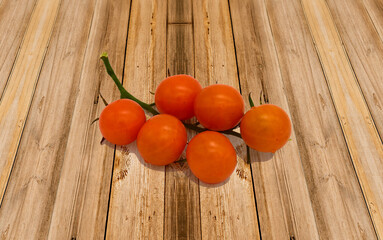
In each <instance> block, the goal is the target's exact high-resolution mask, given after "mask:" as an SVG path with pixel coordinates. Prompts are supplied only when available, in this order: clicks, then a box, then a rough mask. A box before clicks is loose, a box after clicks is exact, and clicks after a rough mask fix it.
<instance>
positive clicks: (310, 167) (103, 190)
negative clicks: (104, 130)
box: [0, 0, 383, 240]
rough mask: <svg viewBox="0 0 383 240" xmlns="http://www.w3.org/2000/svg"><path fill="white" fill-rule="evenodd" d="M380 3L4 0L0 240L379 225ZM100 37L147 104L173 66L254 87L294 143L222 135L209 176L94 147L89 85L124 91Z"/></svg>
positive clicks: (317, 235) (214, 235) (339, 230)
mask: <svg viewBox="0 0 383 240" xmlns="http://www.w3.org/2000/svg"><path fill="white" fill-rule="evenodd" d="M382 6H383V2H382V0H350V1H337V0H289V1H287V0H167V1H165V0H164V1H162V0H81V1H75V0H0V33H1V34H0V204H1V205H0V239H67V240H77V239H105V238H106V239H150V240H152V239H228V240H237V239H238V240H242V239H275V240H281V239H282V240H283V239H286V240H297V239H310V240H311V239H347V240H348V239H357V240H359V239H368V240H370V239H383V145H382V136H383V7H382ZM104 51H106V52H108V54H109V57H110V61H111V63H112V66H113V67H114V69H115V71H116V74H117V75H118V77H119V78H120V79H121V80H122V81H123V84H124V86H125V87H126V88H127V89H128V91H129V92H131V93H132V94H133V95H135V96H137V97H138V98H140V99H142V100H144V101H146V102H148V103H149V102H153V99H154V97H153V96H152V95H151V94H150V91H152V92H153V91H155V89H156V86H157V85H158V83H159V82H160V81H161V80H163V79H164V78H166V77H167V76H169V75H174V74H181V73H183V74H189V75H192V76H194V77H195V78H196V79H198V80H199V81H200V83H201V84H202V85H203V86H208V85H211V84H215V83H223V84H228V85H231V86H233V87H235V88H237V89H238V90H240V91H241V93H242V95H243V97H244V100H245V102H246V103H247V96H248V94H249V93H250V92H251V93H252V94H253V97H254V99H258V95H259V93H260V92H261V91H262V96H261V97H262V99H263V101H264V102H269V103H273V104H277V105H278V106H280V107H282V108H283V109H285V111H286V112H287V113H288V114H289V115H290V117H291V120H292V123H293V133H292V136H291V141H289V142H288V143H287V144H286V145H285V146H284V147H283V148H282V149H281V150H279V151H277V153H275V154H274V155H272V154H268V153H259V152H256V151H253V150H251V149H250V150H249V149H247V147H246V145H245V144H244V143H243V142H242V141H241V140H239V139H236V138H235V137H231V138H230V139H231V141H232V143H233V145H234V146H235V148H236V151H237V155H238V164H237V168H236V170H235V171H234V173H233V175H232V176H231V177H230V179H229V180H228V181H227V182H225V183H224V184H219V185H207V184H204V183H200V182H199V181H198V179H197V178H195V177H194V176H193V175H192V173H191V172H190V170H189V168H188V166H187V164H186V163H176V164H171V165H169V166H166V167H154V166H150V165H148V164H146V163H145V162H144V161H143V160H142V158H141V157H140V156H139V153H138V151H137V147H136V145H135V143H132V144H130V145H128V146H117V147H115V146H113V145H111V144H108V143H107V144H103V145H100V139H101V134H100V132H99V130H98V126H97V123H96V124H93V125H91V124H90V123H91V122H92V120H93V119H95V118H97V117H98V116H99V114H100V112H101V111H102V109H103V108H104V105H103V103H102V101H101V99H99V96H98V93H99V92H101V93H102V94H103V96H104V97H105V98H106V100H107V101H108V102H112V101H114V100H116V99H118V97H119V93H118V91H117V88H116V87H115V86H114V83H113V81H112V80H111V79H110V78H109V77H108V76H107V74H106V72H105V69H104V66H103V64H102V62H101V61H100V59H99V55H100V54H101V53H102V52H104ZM246 109H249V105H248V104H247V105H246ZM188 133H189V138H191V137H192V136H193V134H195V133H193V132H191V131H189V132H188ZM183 157H184V156H183Z"/></svg>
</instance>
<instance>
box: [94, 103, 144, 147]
mask: <svg viewBox="0 0 383 240" xmlns="http://www.w3.org/2000/svg"><path fill="white" fill-rule="evenodd" d="M145 121H146V117H145V113H144V110H143V109H142V108H141V107H140V105H138V103H136V102H134V101H132V100H129V99H119V100H117V101H114V102H112V103H111V104H109V105H108V106H106V107H105V108H104V110H103V111H102V112H101V114H100V119H99V127H100V131H101V134H102V135H103V136H104V138H105V139H106V140H108V141H109V142H111V143H113V144H117V145H126V144H129V143H131V142H133V141H134V140H136V138H137V134H138V131H139V130H140V128H141V127H142V125H144V123H145Z"/></svg>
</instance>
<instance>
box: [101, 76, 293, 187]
mask: <svg viewBox="0 0 383 240" xmlns="http://www.w3.org/2000/svg"><path fill="white" fill-rule="evenodd" d="M155 105H156V107H157V109H158V111H159V112H160V114H158V115H155V116H153V117H152V118H150V119H149V120H146V117H145V113H144V111H143V109H142V108H141V106H140V105H139V104H138V103H136V102H135V101H133V100H129V99H120V100H117V101H115V102H113V103H111V104H109V105H108V106H107V107H106V108H105V109H104V110H103V111H102V113H101V115H100V118H99V126H100V130H101V133H102V135H103V136H104V138H105V139H106V140H108V141H109V142H111V143H113V144H117V145H126V144H129V143H131V142H133V141H135V140H137V148H138V151H139V153H140V154H141V156H142V158H143V159H144V160H145V161H146V162H148V163H150V164H153V165H167V164H170V163H172V162H175V161H176V160H178V159H179V157H180V156H181V154H182V152H183V150H184V148H185V146H186V144H187V134H186V129H185V126H184V123H183V122H181V121H183V120H187V119H190V118H192V117H194V116H195V117H196V118H197V120H198V122H199V124H201V125H202V126H203V127H204V128H206V131H203V132H201V133H199V134H197V135H196V136H194V137H193V138H192V139H191V141H190V142H189V143H188V144H187V148H186V160H187V162H188V165H189V167H190V169H191V171H192V172H193V174H194V175H195V176H196V177H197V178H199V179H200V180H201V181H203V182H206V183H211V184H215V183H219V182H222V181H224V180H225V179H227V178H228V177H230V175H231V174H232V172H233V171H234V169H235V166H236V164H237V159H236V151H235V149H234V147H233V145H232V144H231V142H230V140H229V139H228V138H227V137H226V136H224V135H223V134H222V133H220V132H222V131H227V130H230V129H233V128H234V127H236V126H237V125H238V124H239V123H240V132H241V136H242V138H243V140H244V141H245V143H246V144H247V145H248V146H249V147H251V148H253V149H255V150H257V151H261V152H275V151H276V150H278V149H279V148H281V147H282V146H283V145H284V144H285V143H286V142H287V140H288V139H289V137H290V133H291V123H290V119H289V117H288V115H287V114H286V113H285V112H284V111H283V110H282V109H281V108H279V107H277V106H275V105H272V104H263V105H260V106H259V107H253V108H251V109H250V110H249V111H248V112H246V114H245V113H244V101H243V98H242V96H241V94H240V93H239V92H238V91H237V90H236V89H234V88H233V87H231V86H228V85H223V84H215V85H211V86H208V87H205V88H202V87H201V85H200V83H199V82H198V81H197V80H196V79H194V78H193V77H191V76H188V75H175V76H171V77H168V78H166V79H165V80H163V81H162V82H161V83H160V84H159V85H158V87H157V89H156V92H155ZM194 126H196V125H194Z"/></svg>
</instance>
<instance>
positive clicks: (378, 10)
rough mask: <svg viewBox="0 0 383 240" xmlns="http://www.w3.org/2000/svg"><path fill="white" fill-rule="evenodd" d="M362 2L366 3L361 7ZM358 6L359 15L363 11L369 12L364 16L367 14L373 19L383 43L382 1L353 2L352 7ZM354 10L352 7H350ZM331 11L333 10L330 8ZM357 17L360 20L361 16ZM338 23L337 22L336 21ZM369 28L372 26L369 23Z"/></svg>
mask: <svg viewBox="0 0 383 240" xmlns="http://www.w3.org/2000/svg"><path fill="white" fill-rule="evenodd" d="M361 2H363V3H364V6H362V5H360V4H361ZM355 3H356V4H358V6H360V7H358V8H357V10H358V14H361V13H362V12H361V10H362V11H363V10H366V11H367V12H364V13H362V16H365V14H366V13H367V14H368V16H369V18H370V19H371V21H372V23H373V25H374V28H375V29H376V31H377V32H378V34H379V36H380V39H381V41H383V11H382V10H383V2H382V1H381V0H362V1H354V2H352V5H351V6H355V5H356V4H355ZM350 8H352V7H350ZM330 10H331V8H330ZM354 17H356V19H358V18H359V16H354ZM335 22H336V20H335ZM367 26H368V28H369V26H370V24H369V23H368V24H367ZM363 28H364V27H363Z"/></svg>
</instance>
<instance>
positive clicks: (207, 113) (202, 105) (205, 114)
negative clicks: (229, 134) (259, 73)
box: [194, 84, 244, 131]
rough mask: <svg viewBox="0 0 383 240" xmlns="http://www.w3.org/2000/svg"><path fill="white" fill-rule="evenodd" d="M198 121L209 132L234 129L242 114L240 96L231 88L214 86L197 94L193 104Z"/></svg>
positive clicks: (242, 106)
mask: <svg viewBox="0 0 383 240" xmlns="http://www.w3.org/2000/svg"><path fill="white" fill-rule="evenodd" d="M194 112H195V115H196V117H197V119H198V121H199V122H200V123H201V124H202V126H204V127H205V128H208V129H210V130H214V131H224V130H228V129H231V128H233V127H235V126H236V125H237V124H238V123H239V121H240V120H241V118H242V116H243V113H244V102H243V99H242V96H241V94H240V93H239V92H238V91H237V90H236V89H234V88H233V87H231V86H228V85H223V84H215V85H211V86H208V87H206V88H204V89H202V91H201V92H200V93H199V94H198V96H197V97H196V99H195V102H194Z"/></svg>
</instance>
